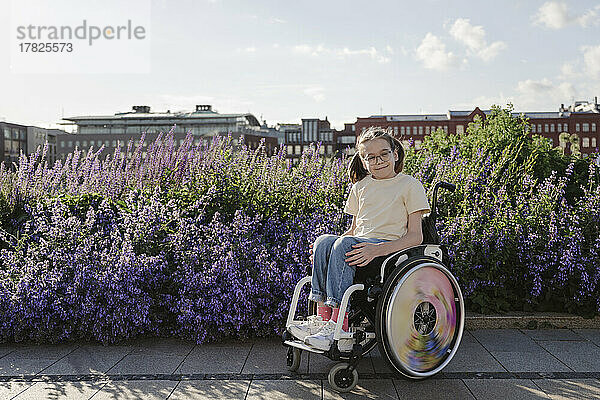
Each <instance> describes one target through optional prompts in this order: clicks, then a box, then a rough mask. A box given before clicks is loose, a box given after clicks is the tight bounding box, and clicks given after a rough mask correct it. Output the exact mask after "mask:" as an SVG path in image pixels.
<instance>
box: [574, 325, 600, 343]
mask: <svg viewBox="0 0 600 400" xmlns="http://www.w3.org/2000/svg"><path fill="white" fill-rule="evenodd" d="M573 331H574V332H575V333H577V334H578V335H579V336H583V337H584V338H586V339H587V340H589V341H590V342H592V343H594V344H595V345H596V346H600V329H573Z"/></svg>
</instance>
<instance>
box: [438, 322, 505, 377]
mask: <svg viewBox="0 0 600 400" xmlns="http://www.w3.org/2000/svg"><path fill="white" fill-rule="evenodd" d="M444 372H506V369H505V368H504V367H503V366H502V365H501V364H500V363H499V362H498V361H497V360H496V359H495V358H494V357H493V356H492V354H491V353H490V352H489V351H487V349H486V348H485V347H483V346H482V345H481V343H479V342H478V341H477V340H476V339H475V338H474V337H473V335H471V334H470V333H469V332H464V333H463V337H462V339H461V342H460V345H459V346H458V350H457V351H456V354H454V357H452V360H450V363H449V364H448V365H446V368H444Z"/></svg>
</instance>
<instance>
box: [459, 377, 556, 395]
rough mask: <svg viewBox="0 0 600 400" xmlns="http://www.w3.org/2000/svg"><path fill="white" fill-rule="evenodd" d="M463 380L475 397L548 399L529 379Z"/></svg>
mask: <svg viewBox="0 0 600 400" xmlns="http://www.w3.org/2000/svg"><path fill="white" fill-rule="evenodd" d="M463 382H464V383H465V385H467V387H468V388H469V391H470V392H471V393H472V394H473V395H474V396H475V398H476V399H510V400H541V399H550V397H549V396H548V395H547V394H546V393H545V392H544V391H543V390H541V389H540V388H539V387H538V386H537V385H536V384H535V383H534V382H533V381H532V380H530V379H464V380H463Z"/></svg>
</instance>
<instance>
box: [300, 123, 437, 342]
mask: <svg viewBox="0 0 600 400" xmlns="http://www.w3.org/2000/svg"><path fill="white" fill-rule="evenodd" d="M403 166H404V150H403V148H402V144H401V143H400V141H399V140H398V139H396V138H394V137H393V136H392V135H391V131H390V130H389V129H387V130H386V129H383V128H377V127H371V128H369V129H367V130H365V131H364V132H362V133H361V134H360V135H359V137H358V139H357V142H356V154H355V155H354V157H353V158H352V161H351V163H350V166H349V168H348V174H349V176H350V180H351V181H352V189H351V191H350V194H349V196H348V199H347V201H346V205H345V207H344V212H345V213H347V214H350V215H353V216H354V218H353V219H352V226H351V227H350V229H348V230H347V231H346V232H344V233H343V234H342V235H341V236H337V235H321V236H319V237H318V238H317V239H316V240H315V242H314V244H313V245H312V246H311V251H310V253H311V257H310V259H311V262H312V263H313V273H312V290H311V293H310V295H309V299H310V300H313V301H316V302H317V303H318V306H317V315H316V316H311V317H309V318H308V320H307V321H303V322H301V323H298V324H295V325H292V326H290V327H289V331H290V333H291V334H292V335H294V336H296V337H297V338H298V339H300V340H304V342H305V343H306V344H307V345H310V346H313V347H315V348H317V349H320V350H329V348H330V346H331V343H332V342H333V332H334V330H335V323H336V322H337V319H338V318H339V315H338V312H339V305H340V303H341V299H342V296H343V295H344V292H345V291H346V289H347V288H348V287H350V286H351V285H352V284H353V281H354V275H355V273H356V268H361V267H364V266H366V265H367V264H369V263H370V262H371V261H372V260H373V259H374V258H376V257H380V256H385V255H388V254H391V253H396V252H398V251H400V250H402V249H406V248H408V247H412V246H417V245H419V244H421V243H422V241H423V235H422V232H421V217H422V214H426V213H428V212H429V211H430V208H429V202H428V201H427V194H426V193H425V188H424V187H423V185H422V184H421V182H419V181H418V180H417V179H415V178H413V177H412V176H410V175H406V174H403V173H402V172H401V171H402V168H403ZM313 248H314V259H313ZM343 318H344V322H343V329H344V330H345V331H347V330H348V313H346V315H345V316H344V317H343ZM340 347H342V344H341V343H340ZM340 350H342V348H340Z"/></svg>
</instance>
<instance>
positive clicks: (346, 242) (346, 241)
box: [333, 236, 357, 249]
mask: <svg viewBox="0 0 600 400" xmlns="http://www.w3.org/2000/svg"><path fill="white" fill-rule="evenodd" d="M356 243H357V240H356V238H354V237H352V236H340V237H339V238H337V239H336V240H335V242H334V243H333V248H334V249H338V248H342V249H349V248H352V245H353V244H356Z"/></svg>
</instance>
